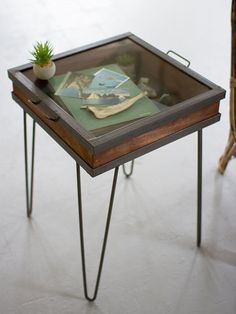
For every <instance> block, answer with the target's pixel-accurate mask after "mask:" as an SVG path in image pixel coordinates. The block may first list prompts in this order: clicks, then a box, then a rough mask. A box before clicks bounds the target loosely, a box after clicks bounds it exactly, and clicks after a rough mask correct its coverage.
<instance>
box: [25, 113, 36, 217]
mask: <svg viewBox="0 0 236 314" xmlns="http://www.w3.org/2000/svg"><path fill="white" fill-rule="evenodd" d="M35 126H36V125H35V120H33V128H32V145H31V170H30V178H29V165H28V143H27V142H28V140H27V114H26V112H25V111H24V153H25V185H26V210H27V216H28V217H30V215H31V213H32V209H33V185H34V155H35ZM29 181H30V186H29Z"/></svg>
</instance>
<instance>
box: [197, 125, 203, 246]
mask: <svg viewBox="0 0 236 314" xmlns="http://www.w3.org/2000/svg"><path fill="white" fill-rule="evenodd" d="M197 173H198V175H197V246H198V247H200V245H201V238H202V130H199V131H198V161H197Z"/></svg>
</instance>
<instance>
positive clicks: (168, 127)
mask: <svg viewBox="0 0 236 314" xmlns="http://www.w3.org/2000/svg"><path fill="white" fill-rule="evenodd" d="M14 94H15V95H16V96H17V97H18V98H19V99H21V100H22V101H23V102H24V103H25V104H26V105H27V106H28V107H29V109H30V110H31V111H32V112H34V113H35V114H36V115H37V116H38V117H40V119H41V120H43V121H44V123H45V124H46V125H47V126H48V127H50V128H51V129H52V131H53V132H55V133H56V134H57V135H58V136H59V137H60V138H61V139H63V141H65V142H66V144H67V145H69V146H70V147H71V148H72V149H73V151H74V152H76V153H77V154H78V155H79V156H80V157H81V158H82V159H83V160H84V161H85V162H86V163H87V164H89V165H90V166H91V167H92V168H96V167H100V166H102V165H104V164H106V163H107V162H110V161H112V160H114V159H116V158H118V157H121V156H122V155H127V154H129V153H131V152H133V151H135V150H137V149H139V148H140V147H143V146H145V145H148V144H151V143H153V142H155V141H158V140H160V139H162V138H164V137H167V136H169V135H171V134H174V133H176V132H178V131H179V130H181V129H184V128H187V127H189V126H191V125H194V124H196V123H198V122H200V121H203V120H206V119H208V118H209V117H212V116H214V115H216V114H217V113H218V109H219V103H215V104H212V105H210V106H208V107H204V108H203V109H201V110H198V111H196V112H193V113H190V114H189V115H187V116H185V117H181V118H179V119H176V120H174V121H172V122H170V123H167V124H165V125H162V126H160V127H158V128H156V129H154V130H151V131H149V132H145V133H143V134H141V135H138V136H136V137H133V138H131V139H130V140H128V141H125V142H124V143H122V144H119V145H117V146H114V147H112V148H111V149H108V150H106V151H104V152H102V153H100V154H96V153H94V154H92V153H91V152H90V151H88V150H87V149H86V147H84V146H83V144H82V143H81V142H80V141H79V140H78V138H77V137H76V136H74V135H73V134H72V133H71V132H69V130H68V129H66V128H65V127H64V126H63V125H62V124H61V123H60V121H53V120H51V119H49V118H48V117H47V115H45V113H44V112H43V113H42V112H41V111H40V107H39V106H37V105H35V104H33V103H32V102H31V101H29V99H28V97H27V95H25V94H24V93H22V91H21V90H20V89H19V88H17V87H16V86H14Z"/></svg>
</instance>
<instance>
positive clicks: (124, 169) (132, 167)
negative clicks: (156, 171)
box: [122, 160, 134, 178]
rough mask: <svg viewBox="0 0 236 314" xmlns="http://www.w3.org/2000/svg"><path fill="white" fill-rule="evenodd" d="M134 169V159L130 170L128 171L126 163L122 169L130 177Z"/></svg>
mask: <svg viewBox="0 0 236 314" xmlns="http://www.w3.org/2000/svg"><path fill="white" fill-rule="evenodd" d="M133 169H134V160H132V161H131V165H130V171H129V172H126V168H125V164H124V165H122V170H123V173H124V175H125V176H126V178H129V177H130V176H131V175H132V173H133Z"/></svg>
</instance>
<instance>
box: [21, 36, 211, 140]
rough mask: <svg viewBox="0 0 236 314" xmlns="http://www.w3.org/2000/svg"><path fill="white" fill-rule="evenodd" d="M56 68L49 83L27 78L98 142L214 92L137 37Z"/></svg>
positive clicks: (60, 61)
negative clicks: (109, 135) (103, 137)
mask: <svg viewBox="0 0 236 314" xmlns="http://www.w3.org/2000/svg"><path fill="white" fill-rule="evenodd" d="M55 63H56V69H57V70H56V75H55V76H54V77H53V78H52V79H50V80H49V81H40V80H36V78H35V77H34V74H33V71H32V69H27V70H25V71H24V75H26V76H27V77H28V78H29V79H30V80H31V81H33V82H34V84H35V85H36V86H38V87H40V89H41V90H43V91H44V92H45V93H46V94H47V96H49V97H50V98H51V99H52V100H53V101H54V102H55V103H56V104H57V105H58V106H59V107H60V108H61V109H62V110H63V111H64V113H65V115H69V116H70V117H72V118H73V119H74V120H75V121H76V123H78V125H80V127H81V128H82V129H84V130H85V131H86V132H87V133H88V134H90V138H91V139H93V140H94V138H97V137H102V136H104V135H107V134H108V133H110V132H113V133H114V131H117V130H121V129H124V127H127V126H129V125H135V124H137V121H139V124H140V121H146V123H148V121H149V120H150V118H151V119H152V120H153V117H162V116H168V115H169V114H171V113H172V112H174V111H175V109H176V108H177V109H178V108H182V107H186V106H188V102H189V105H192V103H193V102H195V100H196V97H199V96H203V95H207V93H208V92H209V91H211V90H212V89H213V87H214V86H213V87H212V86H211V84H210V83H209V82H208V81H207V80H206V81H204V79H202V78H201V77H200V76H199V77H198V76H196V75H195V74H194V73H192V72H191V70H188V69H187V68H186V67H184V66H182V65H181V64H179V63H178V62H175V61H173V60H172V58H170V57H168V56H166V55H165V54H163V53H162V52H160V51H159V50H157V49H154V48H152V47H151V46H149V45H146V43H145V42H143V41H141V40H139V39H137V38H136V37H135V36H128V37H125V38H119V39H116V40H112V41H111V42H105V43H101V44H99V45H98V46H95V47H88V48H87V49H85V50H82V51H79V52H78V51H76V52H72V53H70V54H69V55H68V54H67V55H65V56H61V57H60V58H56V60H55ZM203 98H204V97H203ZM201 101H202V99H201ZM144 124H145V123H144Z"/></svg>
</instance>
